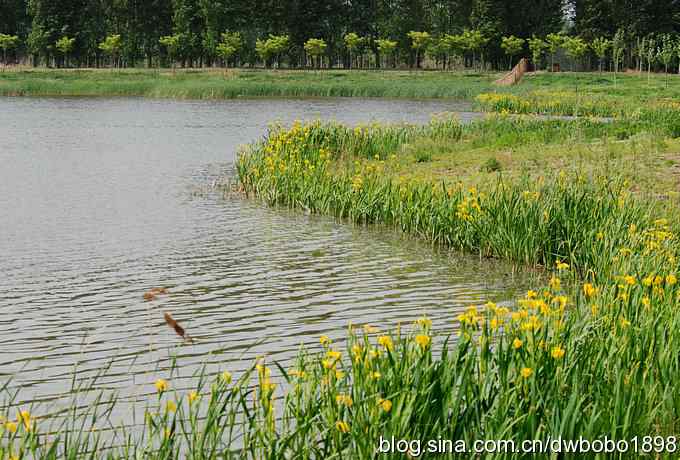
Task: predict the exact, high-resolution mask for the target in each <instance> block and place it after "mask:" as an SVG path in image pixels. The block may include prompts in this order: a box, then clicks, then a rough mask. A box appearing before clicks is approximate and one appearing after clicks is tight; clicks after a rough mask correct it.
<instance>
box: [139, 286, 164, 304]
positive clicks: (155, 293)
mask: <svg viewBox="0 0 680 460" xmlns="http://www.w3.org/2000/svg"><path fill="white" fill-rule="evenodd" d="M167 293H168V290H167V289H166V288H164V287H160V288H153V289H151V290H150V291H146V292H145V293H144V300H146V301H151V300H154V299H155V298H156V296H158V295H161V294H167Z"/></svg>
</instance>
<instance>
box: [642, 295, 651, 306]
mask: <svg viewBox="0 0 680 460" xmlns="http://www.w3.org/2000/svg"><path fill="white" fill-rule="evenodd" d="M642 305H644V306H645V308H649V306H650V305H651V302H650V301H649V297H643V298H642Z"/></svg>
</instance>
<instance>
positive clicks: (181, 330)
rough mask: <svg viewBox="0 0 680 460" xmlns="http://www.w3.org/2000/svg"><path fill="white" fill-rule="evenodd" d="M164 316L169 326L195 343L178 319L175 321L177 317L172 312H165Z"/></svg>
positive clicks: (185, 338) (188, 340)
mask: <svg viewBox="0 0 680 460" xmlns="http://www.w3.org/2000/svg"><path fill="white" fill-rule="evenodd" d="M163 317H164V318H165V322H166V323H168V326H170V327H171V328H172V329H173V330H174V331H175V332H176V333H177V335H178V336H180V337H182V338H183V339H184V340H186V341H187V342H190V343H193V341H194V340H193V339H192V338H191V337H189V335H188V334H187V333H186V331H185V330H184V328H183V327H182V326H180V325H179V323H178V322H177V321H175V318H173V317H172V315H171V314H170V313H168V312H165V313H163Z"/></svg>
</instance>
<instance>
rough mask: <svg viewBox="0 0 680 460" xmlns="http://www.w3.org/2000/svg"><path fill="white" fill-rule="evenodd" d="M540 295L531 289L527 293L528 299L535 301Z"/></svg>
mask: <svg viewBox="0 0 680 460" xmlns="http://www.w3.org/2000/svg"><path fill="white" fill-rule="evenodd" d="M537 295H538V293H537V292H536V291H532V290H531V289H530V290H528V291H527V299H535V298H536V296H537Z"/></svg>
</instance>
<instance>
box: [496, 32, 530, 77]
mask: <svg viewBox="0 0 680 460" xmlns="http://www.w3.org/2000/svg"><path fill="white" fill-rule="evenodd" d="M524 43H525V40H524V39H523V38H517V37H515V36H514V35H510V36H509V37H503V40H502V41H501V48H502V49H503V51H505V54H506V55H508V57H509V58H510V64H509V67H508V68H509V69H512V58H513V56H515V55H517V54H519V53H521V52H522V49H523V48H524Z"/></svg>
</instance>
